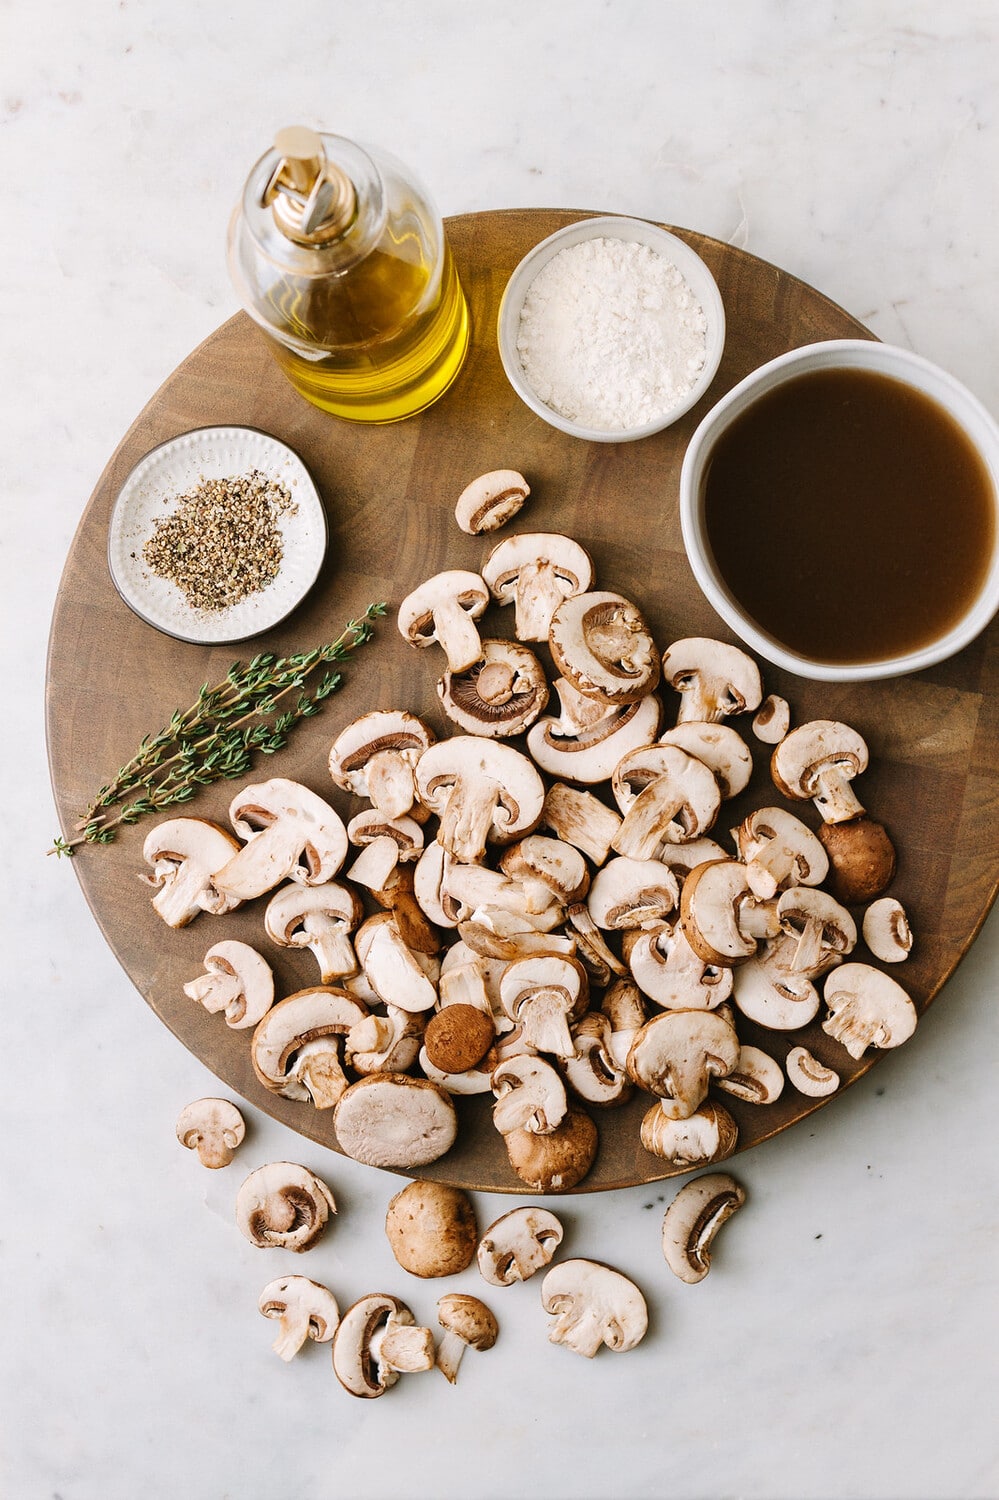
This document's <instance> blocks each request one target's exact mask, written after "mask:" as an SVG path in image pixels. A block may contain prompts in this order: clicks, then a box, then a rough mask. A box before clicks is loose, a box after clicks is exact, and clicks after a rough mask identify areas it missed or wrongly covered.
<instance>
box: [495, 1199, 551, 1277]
mask: <svg viewBox="0 0 999 1500" xmlns="http://www.w3.org/2000/svg"><path fill="white" fill-rule="evenodd" d="M562 1236H563V1229H562V1225H561V1223H560V1221H559V1220H558V1219H557V1218H556V1217H555V1215H554V1214H553V1213H551V1211H550V1210H549V1209H547V1208H534V1207H527V1208H514V1209H511V1210H510V1212H509V1213H505V1214H503V1215H502V1216H501V1217H500V1218H498V1219H495V1220H494V1221H493V1223H492V1224H490V1226H489V1228H488V1229H487V1230H486V1232H485V1234H484V1235H483V1236H482V1239H481V1240H480V1241H479V1248H478V1251H477V1252H476V1257H477V1261H478V1266H479V1271H480V1273H481V1275H482V1278H483V1280H485V1281H488V1283H489V1285H490V1286H513V1285H514V1284H515V1283H516V1282H520V1281H530V1279H531V1277H532V1276H533V1275H535V1273H536V1272H538V1271H541V1270H543V1269H544V1267H545V1266H547V1265H550V1264H551V1261H552V1258H553V1256H554V1255H555V1252H556V1250H557V1249H558V1247H559V1245H561V1243H562Z"/></svg>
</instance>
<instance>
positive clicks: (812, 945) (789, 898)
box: [765, 885, 857, 979]
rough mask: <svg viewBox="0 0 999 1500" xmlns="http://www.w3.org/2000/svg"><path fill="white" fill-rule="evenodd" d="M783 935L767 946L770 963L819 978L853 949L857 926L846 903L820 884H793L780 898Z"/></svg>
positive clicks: (792, 971)
mask: <svg viewBox="0 0 999 1500" xmlns="http://www.w3.org/2000/svg"><path fill="white" fill-rule="evenodd" d="M776 912H777V920H778V922H779V924H780V930H781V936H779V937H775V938H773V939H772V940H771V941H770V942H769V943H768V944H767V947H766V950H765V952H766V960H767V963H768V964H769V965H770V966H771V967H772V968H775V969H779V970H781V971H782V972H784V973H787V974H800V975H802V976H803V977H804V978H806V979H817V978H818V977H819V975H820V974H824V973H825V972H826V970H827V969H830V968H831V967H832V966H833V964H836V963H840V962H841V961H842V959H843V958H844V957H845V956H846V955H847V954H848V953H852V952H853V949H854V947H855V946H856V942H857V926H856V923H855V922H854V920H853V918H852V917H851V916H850V913H849V912H848V911H847V909H846V907H845V906H842V905H841V904H840V903H839V902H838V901H837V900H836V898H835V897H834V896H830V894H829V892H828V891H823V890H820V889H819V888H818V887H817V886H808V885H798V886H791V887H790V888H789V889H788V890H786V891H782V892H781V894H780V895H779V896H778V898H777V906H776Z"/></svg>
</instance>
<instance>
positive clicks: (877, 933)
mask: <svg viewBox="0 0 999 1500" xmlns="http://www.w3.org/2000/svg"><path fill="white" fill-rule="evenodd" d="M862 931H863V934H864V942H865V943H866V944H867V946H868V948H870V950H871V952H872V953H873V954H874V957H875V958H880V960H881V962H882V963H885V964H900V963H904V961H905V960H906V959H907V958H908V957H909V954H910V953H911V952H912V929H911V927H910V926H909V918H908V916H907V915H906V911H905V907H904V906H903V905H902V903H901V901H896V900H895V898H894V896H883V897H882V898H881V900H880V901H873V902H872V903H871V905H870V906H869V907H868V908H867V910H866V911H865V912H864V920H863V926H862Z"/></svg>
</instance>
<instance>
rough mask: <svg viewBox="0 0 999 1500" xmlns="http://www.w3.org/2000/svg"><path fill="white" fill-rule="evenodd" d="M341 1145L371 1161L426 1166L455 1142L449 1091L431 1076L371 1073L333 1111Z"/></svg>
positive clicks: (371, 1164) (360, 1158)
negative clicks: (428, 1077)
mask: <svg viewBox="0 0 999 1500" xmlns="http://www.w3.org/2000/svg"><path fill="white" fill-rule="evenodd" d="M333 1128H334V1129H335V1131H336V1136H337V1140H338V1141H339V1143H340V1149H341V1150H342V1151H343V1152H345V1154H346V1155H347V1156H350V1157H353V1159H354V1160H355V1161H359V1162H364V1163H365V1165H366V1166H369V1167H401V1168H405V1167H422V1166H426V1165H427V1164H428V1163H429V1162H432V1161H436V1160H437V1158H438V1157H440V1156H443V1155H444V1154H445V1152H447V1151H449V1150H450V1149H451V1147H452V1146H453V1145H454V1142H455V1138H456V1136H457V1134H458V1117H457V1115H456V1114H455V1108H454V1105H453V1103H452V1102H451V1098H450V1095H449V1094H448V1093H447V1091H446V1090H445V1089H442V1088H440V1087H439V1085H438V1084H436V1083H432V1082H431V1081H430V1080H429V1079H427V1078H413V1077H410V1075H409V1074H408V1073H371V1074H369V1075H368V1076H367V1077H366V1078H361V1079H359V1080H358V1081H357V1082H356V1083H352V1084H351V1085H350V1087H349V1088H348V1089H347V1090H346V1091H345V1093H344V1094H342V1095H341V1097H340V1099H339V1101H338V1102H337V1105H336V1109H335V1112H334V1115H333Z"/></svg>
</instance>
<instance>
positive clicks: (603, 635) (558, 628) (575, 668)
mask: <svg viewBox="0 0 999 1500" xmlns="http://www.w3.org/2000/svg"><path fill="white" fill-rule="evenodd" d="M548 645H549V648H550V650H551V653H552V659H553V661H554V662H555V665H556V667H557V669H558V671H559V672H560V674H561V675H562V676H563V677H565V678H568V680H569V681H570V682H571V683H572V685H573V686H574V687H575V688H576V689H578V691H579V692H581V693H595V694H598V695H599V696H600V697H601V698H602V699H605V700H606V701H608V702H610V703H635V702H637V701H638V700H639V699H640V698H645V697H647V696H648V695H649V693H652V692H654V691H655V689H656V686H657V684H658V682H659V656H658V654H657V651H656V645H655V641H654V640H653V638H652V633H651V631H650V630H649V627H648V625H647V624H646V623H645V620H644V618H643V617H642V614H641V611H640V610H639V609H638V606H637V605H635V604H633V603H632V602H631V600H630V599H625V598H623V597H622V595H620V594H614V593H611V592H610V591H609V590H607V589H600V590H595V591H593V592H590V593H585V592H584V593H580V594H575V595H574V596H573V597H572V598H570V599H566V600H565V601H564V602H563V603H562V604H560V605H559V606H558V608H557V609H556V610H555V613H554V614H553V615H552V617H551V625H550V627H549V631H548Z"/></svg>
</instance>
